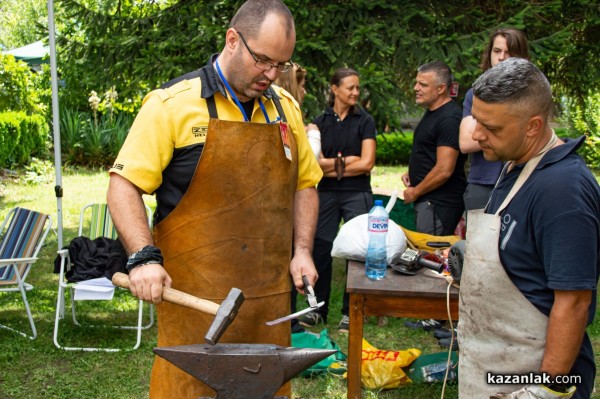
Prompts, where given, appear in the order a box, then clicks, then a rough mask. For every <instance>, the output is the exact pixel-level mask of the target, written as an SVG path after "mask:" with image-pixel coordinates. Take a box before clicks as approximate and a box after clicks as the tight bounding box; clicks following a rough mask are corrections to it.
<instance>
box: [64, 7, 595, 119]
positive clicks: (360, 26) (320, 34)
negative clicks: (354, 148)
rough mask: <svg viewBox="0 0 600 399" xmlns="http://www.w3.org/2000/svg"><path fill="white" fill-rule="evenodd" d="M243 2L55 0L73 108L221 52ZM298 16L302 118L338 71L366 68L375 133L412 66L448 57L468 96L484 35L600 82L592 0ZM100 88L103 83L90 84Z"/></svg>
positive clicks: (402, 98)
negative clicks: (518, 35)
mask: <svg viewBox="0 0 600 399" xmlns="http://www.w3.org/2000/svg"><path fill="white" fill-rule="evenodd" d="M241 3H242V1H240V0H238V1H225V0H205V1H197V0H179V1H176V0H165V1H162V2H157V1H145V2H142V3H141V4H140V3H137V2H132V1H131V0H120V1H117V2H114V1H109V0H95V1H92V0H88V1H87V2H85V3H84V2H83V0H58V4H59V5H60V8H61V10H62V14H63V15H62V17H63V19H64V29H63V30H62V31H61V32H60V41H59V44H60V47H61V53H60V59H59V64H60V65H62V67H61V69H62V72H63V77H64V78H65V81H66V83H67V90H68V91H69V92H70V93H71V97H70V98H71V99H72V100H73V102H74V103H81V104H85V100H86V98H87V97H86V93H89V91H90V90H92V89H95V90H98V91H103V90H105V89H106V88H108V87H111V86H113V85H114V86H115V87H117V90H118V91H119V93H120V95H121V96H122V97H125V98H131V99H139V98H140V96H142V95H143V93H145V92H146V91H148V90H149V89H151V88H154V87H157V86H159V85H160V84H161V83H163V82H165V81H168V80H170V79H172V78H174V77H177V76H179V75H181V74H183V73H185V72H189V71H192V70H194V69H197V68H199V67H201V66H202V65H204V64H205V62H206V60H207V59H208V57H209V55H210V54H211V53H213V52H216V51H219V50H220V48H221V47H222V45H223V38H224V31H225V29H226V27H227V25H228V22H229V18H231V16H232V15H233V14H234V12H235V10H236V9H237V7H238V6H239V5H240V4H241ZM286 4H287V5H288V6H289V8H290V10H291V11H292V14H293V15H294V17H295V21H296V30H297V37H298V39H297V45H296V51H295V54H294V60H295V61H297V62H299V63H301V64H302V65H303V66H305V67H306V68H307V69H308V71H309V83H308V86H307V88H308V92H309V94H308V95H307V99H306V100H305V104H306V107H307V109H308V116H309V117H311V116H315V115H316V114H317V113H320V112H321V111H322V109H323V108H324V106H325V103H326V98H327V93H328V90H329V89H328V80H329V77H330V76H331V75H332V73H333V71H334V70H335V69H336V68H337V67H340V66H349V67H353V68H355V69H357V70H358V71H359V72H360V73H361V85H362V87H363V96H362V101H363V104H364V105H365V106H366V107H367V108H368V109H369V111H370V112H371V113H372V114H373V115H374V117H375V118H376V121H377V126H378V128H379V129H380V130H382V129H383V128H384V127H386V126H389V127H390V128H399V127H400V122H401V120H402V118H403V117H405V115H406V114H407V113H409V112H411V110H414V95H413V92H412V86H413V82H414V77H415V74H416V68H417V67H418V66H419V65H421V64H423V63H425V62H428V61H432V60H435V59H439V60H443V61H445V62H446V63H447V64H448V65H450V66H451V68H452V69H453V70H454V72H455V77H456V80H457V81H458V82H459V83H460V85H461V91H460V96H461V97H462V95H464V93H465V91H466V89H468V88H469V87H470V86H471V84H472V82H473V81H474V80H475V78H476V77H477V76H478V75H479V74H480V73H481V71H480V70H479V67H478V64H479V59H480V55H481V50H482V48H483V46H484V44H485V41H486V40H487V37H488V35H489V33H490V32H491V31H492V30H495V29H497V28H499V27H501V26H512V27H516V28H519V29H522V30H524V31H525V32H526V33H527V35H528V36H529V39H530V41H531V52H532V53H533V57H534V61H535V62H536V63H537V64H538V65H539V66H540V67H541V69H542V70H543V71H544V72H545V73H546V74H547V75H548V77H549V78H550V80H551V82H552V83H553V85H554V87H555V89H556V91H557V93H558V94H568V95H570V96H573V97H574V98H580V99H584V98H585V97H586V94H587V93H588V91H589V90H592V91H597V90H598V89H599V86H600V76H599V73H600V72H599V69H598V68H597V67H595V66H594V63H592V62H588V60H596V59H598V56H599V55H600V54H599V53H600V44H599V43H600V10H599V7H598V5H597V4H596V2H595V1H594V0H565V1H559V0H547V1H543V2H540V1H539V0H526V1H521V0H502V1H489V0H467V1H463V2H461V3H456V2H443V1H431V2H421V1H403V2H395V1H389V0H313V1H306V0H287V1H286ZM98 82H102V84H103V85H105V86H106V87H103V88H99V87H96V86H97V85H98V84H99V83H98Z"/></svg>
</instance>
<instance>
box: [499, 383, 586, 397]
mask: <svg viewBox="0 0 600 399" xmlns="http://www.w3.org/2000/svg"><path fill="white" fill-rule="evenodd" d="M574 393H575V387H574V386H572V387H571V388H569V389H568V390H567V392H564V393H563V392H556V391H553V390H551V389H550V388H548V387H547V386H545V385H539V384H536V385H527V386H526V387H523V388H521V389H519V390H517V391H514V392H509V393H504V392H499V393H497V394H495V395H492V396H490V399H559V398H571V397H573V394H574Z"/></svg>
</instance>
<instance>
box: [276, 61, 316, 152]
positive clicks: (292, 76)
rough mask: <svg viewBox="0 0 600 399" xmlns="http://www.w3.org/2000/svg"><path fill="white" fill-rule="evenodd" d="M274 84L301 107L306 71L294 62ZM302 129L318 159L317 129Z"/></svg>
mask: <svg viewBox="0 0 600 399" xmlns="http://www.w3.org/2000/svg"><path fill="white" fill-rule="evenodd" d="M275 84H276V85H278V86H280V87H282V88H283V89H285V90H286V91H287V92H288V93H290V94H291V95H292V97H294V99H295V100H296V101H297V102H298V106H299V107H300V108H301V107H302V102H303V101H304V96H305V95H306V88H305V85H306V69H304V68H302V67H301V66H300V65H299V64H297V63H295V62H294V63H293V66H292V68H290V69H289V70H287V71H286V72H283V73H282V74H281V75H280V76H279V78H277V80H276V81H275ZM304 128H305V129H306V134H307V135H308V142H309V143H310V147H311V148H312V150H313V153H314V154H315V157H316V158H317V159H319V155H320V153H321V133H320V132H319V128H318V127H317V126H316V125H314V124H312V123H311V124H309V125H308V126H305V127H304Z"/></svg>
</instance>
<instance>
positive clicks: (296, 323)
mask: <svg viewBox="0 0 600 399" xmlns="http://www.w3.org/2000/svg"><path fill="white" fill-rule="evenodd" d="M304 331H305V330H304V327H302V325H300V322H299V321H298V319H293V320H292V334H296V333H302V332H304Z"/></svg>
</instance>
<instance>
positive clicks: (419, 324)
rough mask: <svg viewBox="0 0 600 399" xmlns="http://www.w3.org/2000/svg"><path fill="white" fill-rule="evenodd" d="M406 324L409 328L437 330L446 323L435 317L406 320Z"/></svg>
mask: <svg viewBox="0 0 600 399" xmlns="http://www.w3.org/2000/svg"><path fill="white" fill-rule="evenodd" d="M404 325H405V326H406V327H409V328H422V329H423V330H425V331H429V330H437V329H438V328H441V327H442V326H443V325H444V322H440V321H438V320H435V319H427V320H419V321H405V322H404Z"/></svg>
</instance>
